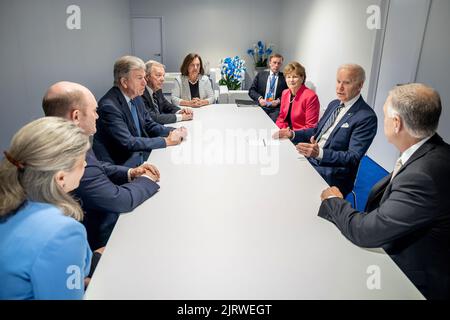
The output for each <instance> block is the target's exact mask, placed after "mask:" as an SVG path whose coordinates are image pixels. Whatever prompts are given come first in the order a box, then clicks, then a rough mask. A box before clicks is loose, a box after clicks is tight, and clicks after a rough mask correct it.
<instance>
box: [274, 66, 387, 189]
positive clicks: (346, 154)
mask: <svg viewBox="0 0 450 320" xmlns="http://www.w3.org/2000/svg"><path fill="white" fill-rule="evenodd" d="M364 81H365V72H364V69H363V68H362V67H361V66H359V65H357V64H345V65H342V66H340V67H339V69H338V71H337V77H336V95H337V99H336V100H333V101H331V102H330V104H329V105H328V107H327V109H326V111H325V113H324V115H323V116H322V118H321V119H320V121H319V123H318V124H317V126H316V127H315V128H310V129H303V130H298V131H295V132H294V131H292V130H291V129H290V128H286V129H281V130H280V131H278V132H276V133H275V135H274V138H281V139H282V138H289V139H291V140H292V142H293V143H294V144H297V145H296V147H297V150H298V152H299V153H300V154H301V155H304V156H305V157H307V158H308V160H309V162H310V163H311V164H312V165H313V167H314V168H315V169H316V170H317V171H318V172H319V173H320V175H321V176H322V177H323V178H324V179H325V181H326V182H327V183H328V184H329V185H330V186H337V187H339V189H340V190H341V191H342V193H343V194H344V195H347V194H348V193H350V192H351V191H352V190H353V185H354V182H355V179H356V174H357V172H358V167H359V163H360V161H361V159H362V157H363V156H364V155H365V153H366V152H367V150H368V149H369V147H370V145H371V143H372V141H373V139H374V138H375V135H376V133H377V124H378V122H377V116H376V114H375V112H374V111H373V109H372V108H371V107H370V106H369V105H368V104H367V103H366V102H365V101H364V99H363V97H362V96H361V89H362V87H363V85H364Z"/></svg>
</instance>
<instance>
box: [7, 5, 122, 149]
mask: <svg viewBox="0 0 450 320" xmlns="http://www.w3.org/2000/svg"><path fill="white" fill-rule="evenodd" d="M74 3H76V4H77V5H79V6H80V8H81V30H73V31H70V30H68V29H67V28H66V19H67V17H68V15H67V14H66V8H67V6H69V5H70V4H74ZM129 16H130V10H129V1H128V0H77V1H75V2H74V1H71V0H64V1H54V0H39V1H31V0H29V1H26V0H2V1H1V2H0V46H1V50H0V63H1V73H0V83H1V86H0V97H1V120H0V121H1V125H0V137H1V138H0V147H1V149H0V150H5V149H6V148H7V147H8V146H9V143H10V140H11V138H12V135H13V134H14V133H15V132H16V131H17V130H18V129H19V128H20V127H21V126H23V125H24V124H25V123H27V122H29V121H31V120H33V119H36V118H38V117H41V116H43V111H42V108H41V101H42V96H43V95H44V92H45V90H46V89H47V87H48V86H49V85H51V84H52V83H54V82H56V81H59V80H71V81H76V82H80V83H82V84H84V85H86V86H87V87H88V88H90V89H91V90H92V91H93V93H94V94H95V96H96V98H97V99H99V98H100V97H101V96H102V95H103V94H104V93H105V92H106V90H107V89H108V88H109V87H111V86H112V82H113V75H112V73H113V63H114V61H115V60H116V59H117V58H118V57H120V56H121V55H123V54H126V53H129V51H130V50H131V42H130V19H129Z"/></svg>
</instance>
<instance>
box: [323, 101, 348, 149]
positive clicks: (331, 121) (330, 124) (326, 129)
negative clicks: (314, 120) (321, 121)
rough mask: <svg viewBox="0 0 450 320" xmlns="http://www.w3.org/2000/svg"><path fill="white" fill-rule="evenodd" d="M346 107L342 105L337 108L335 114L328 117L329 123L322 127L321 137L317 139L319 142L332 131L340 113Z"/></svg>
mask: <svg viewBox="0 0 450 320" xmlns="http://www.w3.org/2000/svg"><path fill="white" fill-rule="evenodd" d="M344 107H345V104H344V103H341V104H340V105H339V107H337V108H336V110H334V111H333V113H332V114H331V115H330V116H329V117H328V119H327V122H325V125H324V126H323V127H322V130H321V131H320V133H319V135H318V136H317V138H316V141H317V142H319V140H320V138H322V136H323V135H324V133H325V132H327V131H328V129H330V128H331V127H332V126H333V124H334V121H336V118H337V117H338V115H339V113H340V112H341V110H342V109H343V108H344Z"/></svg>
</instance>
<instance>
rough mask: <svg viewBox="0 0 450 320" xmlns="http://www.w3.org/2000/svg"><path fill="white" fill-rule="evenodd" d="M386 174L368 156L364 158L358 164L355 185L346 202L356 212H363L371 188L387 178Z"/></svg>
mask: <svg viewBox="0 0 450 320" xmlns="http://www.w3.org/2000/svg"><path fill="white" fill-rule="evenodd" d="M388 174H389V172H387V171H386V170H385V169H384V168H383V167H382V166H380V165H379V164H378V163H376V162H375V161H373V160H372V159H371V158H369V157H368V156H364V157H363V158H362V159H361V163H360V164H359V169H358V174H357V175H356V179H355V185H354V187H353V190H352V192H351V193H349V194H348V195H347V197H346V200H347V201H349V202H350V203H351V204H352V207H353V208H354V209H356V210H360V211H362V210H364V208H365V207H366V203H367V198H368V197H369V192H370V190H371V189H372V187H373V186H374V185H375V184H376V183H377V182H378V181H380V180H381V179H382V178H384V177H385V176H387V175H388Z"/></svg>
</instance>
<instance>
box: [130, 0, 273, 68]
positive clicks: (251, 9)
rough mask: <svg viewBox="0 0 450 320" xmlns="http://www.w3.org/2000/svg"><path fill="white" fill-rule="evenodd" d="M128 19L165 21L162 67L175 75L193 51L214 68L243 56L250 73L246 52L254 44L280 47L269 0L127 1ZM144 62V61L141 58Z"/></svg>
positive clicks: (249, 61) (250, 64)
mask: <svg viewBox="0 0 450 320" xmlns="http://www.w3.org/2000/svg"><path fill="white" fill-rule="evenodd" d="M130 1H131V14H132V15H133V16H163V17H164V26H163V28H164V36H165V39H164V40H165V48H164V52H165V54H164V58H165V60H164V64H165V65H166V67H167V71H170V72H174V71H179V69H180V66H181V63H182V61H183V58H184V57H185V56H186V54H188V53H189V52H197V53H199V54H200V55H201V56H202V58H204V59H207V60H208V61H209V62H210V65H211V67H213V66H215V65H218V64H219V62H220V59H222V58H225V57H226V56H235V55H239V56H240V57H241V58H244V59H245V60H246V62H247V67H248V68H249V74H251V75H252V74H253V72H252V70H253V65H252V63H251V57H250V56H249V55H247V49H249V48H250V47H251V46H252V45H253V44H254V43H256V42H257V41H258V40H262V41H264V42H270V43H274V44H275V45H276V46H277V49H280V41H279V39H280V27H279V24H280V14H281V9H280V7H281V6H280V3H279V2H278V1H273V0H227V1H219V0H165V1H159V0H130ZM141 58H142V59H144V60H146V59H148V58H147V57H141Z"/></svg>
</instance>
